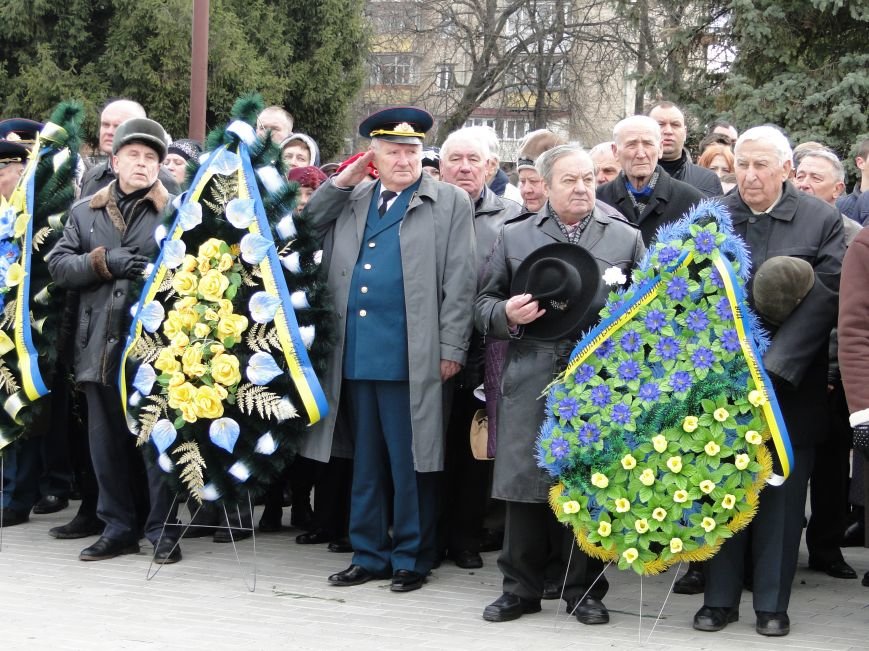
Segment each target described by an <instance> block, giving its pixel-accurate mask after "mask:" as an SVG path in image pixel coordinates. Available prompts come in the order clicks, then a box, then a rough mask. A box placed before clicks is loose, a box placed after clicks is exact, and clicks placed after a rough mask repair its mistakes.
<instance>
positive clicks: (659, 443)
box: [652, 434, 667, 454]
mask: <svg viewBox="0 0 869 651" xmlns="http://www.w3.org/2000/svg"><path fill="white" fill-rule="evenodd" d="M652 445H653V446H654V448H655V452H657V453H658V454H660V453H662V452H666V451H667V437H666V436H664V435H663V434H658V435H657V436H655V437H654V438H652Z"/></svg>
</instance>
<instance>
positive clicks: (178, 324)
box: [163, 310, 184, 340]
mask: <svg viewBox="0 0 869 651" xmlns="http://www.w3.org/2000/svg"><path fill="white" fill-rule="evenodd" d="M183 328H184V323H183V322H182V321H181V315H180V314H179V313H178V312H176V311H175V310H170V312H169V314H167V315H166V320H165V321H163V334H164V335H166V337H167V338H168V339H170V340H171V339H174V338H175V336H176V335H177V334H178V333H179V332H181V331H182V330H183Z"/></svg>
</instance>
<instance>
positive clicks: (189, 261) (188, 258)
mask: <svg viewBox="0 0 869 651" xmlns="http://www.w3.org/2000/svg"><path fill="white" fill-rule="evenodd" d="M181 270H182V271H196V258H195V257H193V256H192V255H190V254H189V253H188V254H187V255H185V256H184V262H182V263H181Z"/></svg>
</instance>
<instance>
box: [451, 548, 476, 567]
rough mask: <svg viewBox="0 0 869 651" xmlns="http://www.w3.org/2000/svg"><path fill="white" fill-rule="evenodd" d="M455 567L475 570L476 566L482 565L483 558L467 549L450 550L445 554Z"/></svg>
mask: <svg viewBox="0 0 869 651" xmlns="http://www.w3.org/2000/svg"><path fill="white" fill-rule="evenodd" d="M447 558H449V559H450V560H451V561H452V562H453V563H455V564H456V567H461V568H462V569H465V570H475V569H477V568H478V567H483V558H482V557H481V556H480V555H479V554H478V553H477V552H472V551H471V550H469V549H459V550H457V551H451V552H450V553H449V555H448V556H447Z"/></svg>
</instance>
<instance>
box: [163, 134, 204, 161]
mask: <svg viewBox="0 0 869 651" xmlns="http://www.w3.org/2000/svg"><path fill="white" fill-rule="evenodd" d="M167 153H169V154H175V155H176V156H180V157H181V158H183V159H184V160H186V161H189V160H196V161H198V160H199V155H200V154H201V153H202V145H200V144H199V142H197V141H196V140H187V139H182V140H173V141H172V144H171V145H169V149H168V151H167Z"/></svg>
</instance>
